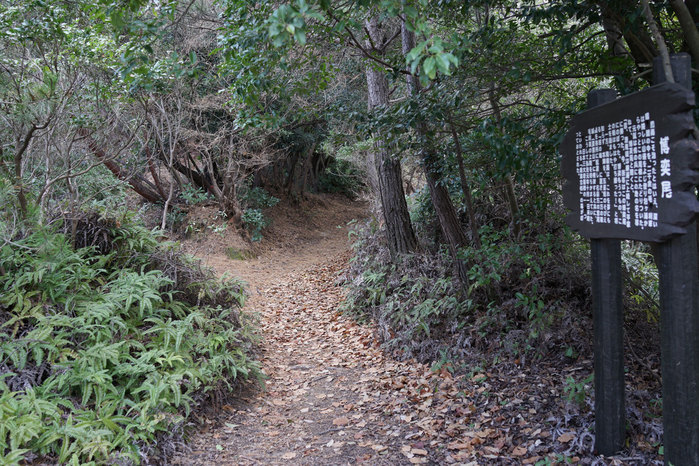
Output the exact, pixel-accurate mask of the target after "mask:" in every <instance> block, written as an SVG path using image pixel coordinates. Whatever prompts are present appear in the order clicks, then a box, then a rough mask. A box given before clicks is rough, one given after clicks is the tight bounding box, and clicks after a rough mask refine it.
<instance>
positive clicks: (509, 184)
mask: <svg viewBox="0 0 699 466" xmlns="http://www.w3.org/2000/svg"><path fill="white" fill-rule="evenodd" d="M488 99H489V100H490V106H491V107H492V109H493V114H494V115H495V121H496V122H497V125H498V128H502V114H501V113H500V105H499V104H498V100H497V98H496V97H495V88H494V86H491V88H490V91H489V92H488ZM505 199H507V205H508V206H509V208H510V217H511V218H512V233H513V235H514V237H515V238H519V234H520V231H521V229H520V225H519V204H518V203H517V196H516V195H515V183H514V181H513V180H512V176H511V175H509V174H508V175H505Z"/></svg>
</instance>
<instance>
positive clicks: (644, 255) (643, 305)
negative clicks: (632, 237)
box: [621, 241, 660, 322]
mask: <svg viewBox="0 0 699 466" xmlns="http://www.w3.org/2000/svg"><path fill="white" fill-rule="evenodd" d="M621 264H622V267H623V268H624V272H625V273H624V278H625V282H626V285H627V286H626V290H627V294H628V297H629V300H630V301H631V305H632V306H633V307H634V308H636V309H638V310H640V311H641V312H644V313H645V315H646V319H647V320H648V321H650V322H658V321H659V319H660V289H659V276H658V268H657V267H656V265H655V263H654V261H653V255H652V254H651V253H650V250H649V248H648V246H647V245H644V244H642V243H638V242H635V241H624V242H623V243H622V248H621Z"/></svg>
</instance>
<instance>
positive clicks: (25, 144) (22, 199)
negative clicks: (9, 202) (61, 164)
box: [14, 124, 39, 218]
mask: <svg viewBox="0 0 699 466" xmlns="http://www.w3.org/2000/svg"><path fill="white" fill-rule="evenodd" d="M37 129H39V127H38V126H37V125H35V124H33V125H32V127H31V128H29V131H27V134H26V135H25V136H24V139H23V140H22V141H21V142H20V143H19V144H18V147H17V150H16V151H15V157H14V165H15V167H14V168H15V173H14V175H15V186H16V188H17V201H18V202H19V211H20V214H21V216H22V218H25V217H26V216H27V197H26V195H25V194H24V181H23V180H22V177H23V175H24V174H23V173H22V158H23V157H24V153H25V152H26V151H27V149H28V148H29V143H30V142H31V140H32V137H33V136H34V132H35V131H36V130H37Z"/></svg>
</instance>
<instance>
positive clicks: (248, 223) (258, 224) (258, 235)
mask: <svg viewBox="0 0 699 466" xmlns="http://www.w3.org/2000/svg"><path fill="white" fill-rule="evenodd" d="M242 219H243V223H244V224H245V228H247V230H248V231H249V232H250V237H251V239H252V240H253V241H260V240H261V239H262V230H263V229H265V228H266V227H267V225H269V219H268V218H266V217H265V215H264V214H263V213H262V210H261V209H245V211H244V212H243V216H242Z"/></svg>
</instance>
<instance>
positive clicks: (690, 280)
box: [653, 54, 699, 466]
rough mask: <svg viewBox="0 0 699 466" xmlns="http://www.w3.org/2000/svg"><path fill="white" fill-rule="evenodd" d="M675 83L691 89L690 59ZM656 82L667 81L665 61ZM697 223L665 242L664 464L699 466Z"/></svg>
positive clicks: (675, 64) (680, 62)
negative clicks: (664, 67) (664, 68)
mask: <svg viewBox="0 0 699 466" xmlns="http://www.w3.org/2000/svg"><path fill="white" fill-rule="evenodd" d="M671 64H672V73H673V75H674V78H675V82H677V83H678V84H680V85H682V86H684V87H686V88H688V89H691V85H692V76H691V72H692V67H691V61H690V57H689V55H687V54H681V55H675V56H673V57H671ZM653 81H654V83H655V84H659V83H661V82H665V81H666V79H665V73H664V70H663V67H662V65H661V63H660V58H658V59H656V61H655V62H654V63H653ZM696 231H697V230H696V226H695V223H694V222H692V223H691V224H689V225H688V226H687V232H686V233H685V234H683V235H681V236H678V237H676V238H672V239H670V240H668V241H665V242H663V243H660V245H659V248H658V254H657V259H658V271H659V274H660V304H661V311H660V326H661V329H660V334H661V335H660V336H661V358H662V362H661V365H662V374H663V431H664V432H663V444H664V448H665V463H666V464H672V465H675V466H680V465H695V466H696V465H699V283H698V281H699V280H698V276H697V273H698V271H697V232H696Z"/></svg>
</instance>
